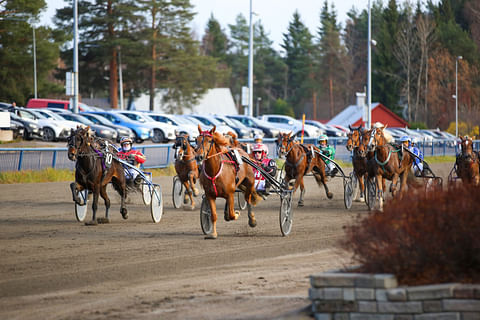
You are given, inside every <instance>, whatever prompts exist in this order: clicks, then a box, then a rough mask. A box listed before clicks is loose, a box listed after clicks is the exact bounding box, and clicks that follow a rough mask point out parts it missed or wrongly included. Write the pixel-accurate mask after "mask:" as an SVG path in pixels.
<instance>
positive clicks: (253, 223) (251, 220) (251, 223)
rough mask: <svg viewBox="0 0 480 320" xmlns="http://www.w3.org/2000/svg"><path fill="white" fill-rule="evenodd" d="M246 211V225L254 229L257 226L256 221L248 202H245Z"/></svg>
mask: <svg viewBox="0 0 480 320" xmlns="http://www.w3.org/2000/svg"><path fill="white" fill-rule="evenodd" d="M247 209H248V225H249V226H250V227H252V228H255V227H256V226H257V219H255V213H253V210H252V205H251V203H250V201H249V202H247Z"/></svg>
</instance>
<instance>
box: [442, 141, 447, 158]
mask: <svg viewBox="0 0 480 320" xmlns="http://www.w3.org/2000/svg"><path fill="white" fill-rule="evenodd" d="M446 154H447V141H445V140H443V156H444V157H445V155H446Z"/></svg>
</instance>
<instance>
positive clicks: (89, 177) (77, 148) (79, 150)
mask: <svg viewBox="0 0 480 320" xmlns="http://www.w3.org/2000/svg"><path fill="white" fill-rule="evenodd" d="M89 130H90V127H86V128H77V130H73V129H72V132H71V134H70V137H68V140H67V141H68V159H70V160H72V161H76V163H75V182H72V183H71V184H70V189H71V190H72V195H73V201H75V202H76V203H77V204H81V200H80V198H79V197H78V194H77V192H78V191H82V190H84V189H87V190H89V191H91V192H92V193H93V203H92V211H93V216H92V221H90V222H85V224H86V225H96V224H97V223H109V221H110V220H109V218H108V210H109V209H110V199H109V198H108V195H107V185H108V183H109V182H112V184H113V187H114V189H115V190H116V191H117V192H118V193H119V194H120V197H121V206H120V213H121V214H122V217H123V218H124V219H127V218H128V212H127V208H126V206H125V198H126V196H127V189H126V178H125V172H124V170H123V166H122V164H121V163H120V162H118V161H117V160H116V159H115V157H113V158H111V163H106V162H107V160H106V157H105V156H106V150H105V148H104V147H102V145H101V144H100V142H99V141H98V140H96V139H95V138H94V137H93V136H91V135H90V132H89ZM109 152H114V149H113V148H110V150H109ZM99 195H101V196H102V198H103V199H104V201H105V208H106V211H105V219H100V218H99V219H98V220H96V219H95V217H96V213H97V208H98V197H99Z"/></svg>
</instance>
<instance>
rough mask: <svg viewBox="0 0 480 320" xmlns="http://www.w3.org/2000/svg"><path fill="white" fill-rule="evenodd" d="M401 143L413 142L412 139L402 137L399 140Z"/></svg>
mask: <svg viewBox="0 0 480 320" xmlns="http://www.w3.org/2000/svg"><path fill="white" fill-rule="evenodd" d="M399 141H400V142H411V141H412V139H410V137H409V136H402V137H401V138H400V139H399Z"/></svg>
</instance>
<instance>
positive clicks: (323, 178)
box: [313, 170, 333, 199]
mask: <svg viewBox="0 0 480 320" xmlns="http://www.w3.org/2000/svg"><path fill="white" fill-rule="evenodd" d="M313 177H314V178H315V180H316V181H317V184H318V185H320V183H322V184H323V188H324V189H325V194H326V195H327V198H328V199H332V198H333V193H331V192H330V190H328V186H327V176H326V175H325V170H323V172H322V170H320V171H319V172H318V173H314V174H313Z"/></svg>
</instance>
